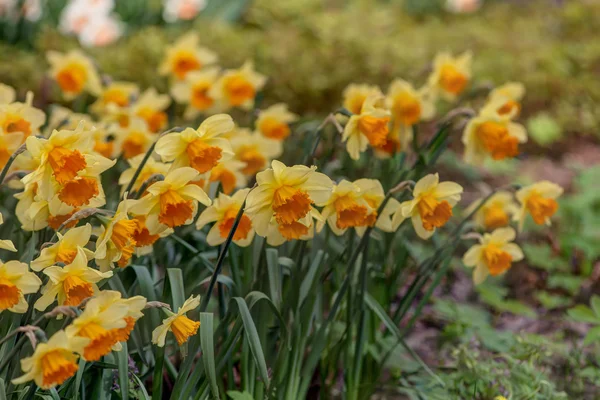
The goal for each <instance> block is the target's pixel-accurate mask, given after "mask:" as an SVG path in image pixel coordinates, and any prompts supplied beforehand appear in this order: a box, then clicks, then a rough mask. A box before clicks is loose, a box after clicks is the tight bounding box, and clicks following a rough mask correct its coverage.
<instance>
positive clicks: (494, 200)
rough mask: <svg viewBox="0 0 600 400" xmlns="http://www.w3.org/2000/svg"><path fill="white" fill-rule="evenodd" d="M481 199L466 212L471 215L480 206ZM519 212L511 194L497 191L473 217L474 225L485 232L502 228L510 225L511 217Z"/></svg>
mask: <svg viewBox="0 0 600 400" xmlns="http://www.w3.org/2000/svg"><path fill="white" fill-rule="evenodd" d="M482 200H483V199H479V200H477V201H474V202H473V203H472V204H471V205H470V206H469V207H468V208H467V210H466V212H467V213H471V212H472V211H473V210H475V209H476V208H477V207H479V205H480V204H481V201H482ZM518 212H519V207H518V206H517V203H516V202H515V201H514V196H513V194H512V193H510V192H507V191H503V190H501V191H498V192H496V193H494V194H493V195H492V197H490V198H489V199H488V200H487V201H486V202H485V204H484V205H483V206H482V207H481V208H479V210H477V212H476V213H475V215H474V216H473V220H474V221H475V223H476V224H477V225H478V226H480V227H482V228H483V229H486V230H491V229H496V228H502V227H503V226H507V225H508V224H509V223H510V220H511V218H512V216H513V215H516V214H517V213H518Z"/></svg>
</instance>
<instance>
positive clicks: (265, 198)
mask: <svg viewBox="0 0 600 400" xmlns="http://www.w3.org/2000/svg"><path fill="white" fill-rule="evenodd" d="M256 182H257V184H258V186H257V187H256V188H255V189H253V190H252V191H251V192H250V194H249V195H248V198H247V202H246V210H245V211H246V213H247V214H248V216H249V217H250V219H251V220H252V224H253V226H254V229H255V230H256V233H257V234H258V235H260V236H263V237H267V234H268V233H269V226H270V225H271V226H273V227H276V228H277V230H278V231H279V233H280V234H281V235H282V236H283V237H284V238H285V239H287V240H291V239H300V238H302V237H305V236H306V235H307V234H308V233H309V228H310V227H311V226H312V220H313V214H312V210H313V207H312V205H313V204H315V205H317V206H322V205H325V204H326V203H327V200H328V199H329V197H330V196H331V192H332V189H333V183H332V182H331V179H329V177H328V176H327V175H324V174H321V173H319V172H316V167H314V166H313V167H310V168H309V167H306V166H303V165H294V166H292V167H287V166H285V165H284V164H283V163H281V162H279V161H277V160H273V162H272V163H271V168H269V169H267V170H265V171H262V172H259V173H258V174H257V175H256ZM272 220H273V221H274V222H272ZM271 229H272V228H271Z"/></svg>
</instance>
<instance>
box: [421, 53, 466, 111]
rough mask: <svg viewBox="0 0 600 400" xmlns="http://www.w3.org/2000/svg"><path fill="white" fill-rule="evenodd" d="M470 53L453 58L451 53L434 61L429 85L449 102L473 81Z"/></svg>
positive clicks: (440, 55)
mask: <svg viewBox="0 0 600 400" xmlns="http://www.w3.org/2000/svg"><path fill="white" fill-rule="evenodd" d="M471 58H472V55H471V53H470V52H468V51H467V52H464V53H463V54H461V55H460V56H457V57H453V56H452V55H451V54H449V53H440V54H438V55H437V56H436V57H435V59H434V61H433V72H432V73H431V75H430V76H429V80H428V85H429V86H430V87H431V88H432V89H434V90H436V92H438V93H440V94H441V96H442V97H444V98H445V99H447V100H450V101H452V100H455V99H456V97H457V96H458V95H460V94H461V93H462V92H463V91H464V90H465V88H466V87H467V85H468V84H469V82H470V80H471Z"/></svg>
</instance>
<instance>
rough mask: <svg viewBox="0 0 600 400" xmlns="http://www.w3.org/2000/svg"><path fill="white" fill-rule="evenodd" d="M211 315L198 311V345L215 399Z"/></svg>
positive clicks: (217, 393) (215, 375)
mask: <svg viewBox="0 0 600 400" xmlns="http://www.w3.org/2000/svg"><path fill="white" fill-rule="evenodd" d="M213 335H214V329H213V315H212V314H211V313H200V345H201V346H202V362H203V363H204V370H205V371H206V373H207V374H208V379H209V382H210V390H211V392H212V394H213V397H214V398H215V399H218V398H219V385H217V371H216V366H215V347H214V343H213Z"/></svg>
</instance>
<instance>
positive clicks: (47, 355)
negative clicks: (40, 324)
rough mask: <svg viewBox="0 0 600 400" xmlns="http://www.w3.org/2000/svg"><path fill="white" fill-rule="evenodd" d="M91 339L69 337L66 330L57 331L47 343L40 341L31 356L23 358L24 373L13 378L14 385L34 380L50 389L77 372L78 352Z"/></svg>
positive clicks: (42, 386)
mask: <svg viewBox="0 0 600 400" xmlns="http://www.w3.org/2000/svg"><path fill="white" fill-rule="evenodd" d="M88 342H89V339H87V338H83V337H69V336H67V334H66V333H65V331H63V330H60V331H57V332H56V333H55V334H54V335H52V337H51V338H50V339H49V340H48V342H46V343H39V344H38V345H37V346H36V347H35V350H34V352H33V355H31V357H26V358H23V359H22V360H21V369H22V370H23V372H24V373H25V374H24V375H22V376H20V377H18V378H15V379H13V380H12V383H13V384H14V385H19V384H21V383H25V382H29V381H31V380H33V381H34V382H35V384H36V385H37V386H39V387H40V388H42V389H50V388H53V387H54V386H56V385H60V384H61V383H63V382H64V381H66V380H67V379H69V378H70V377H72V376H73V375H75V372H77V369H78V364H77V359H78V358H79V357H78V356H77V354H83V349H84V347H85V346H86V345H87V343H88Z"/></svg>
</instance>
